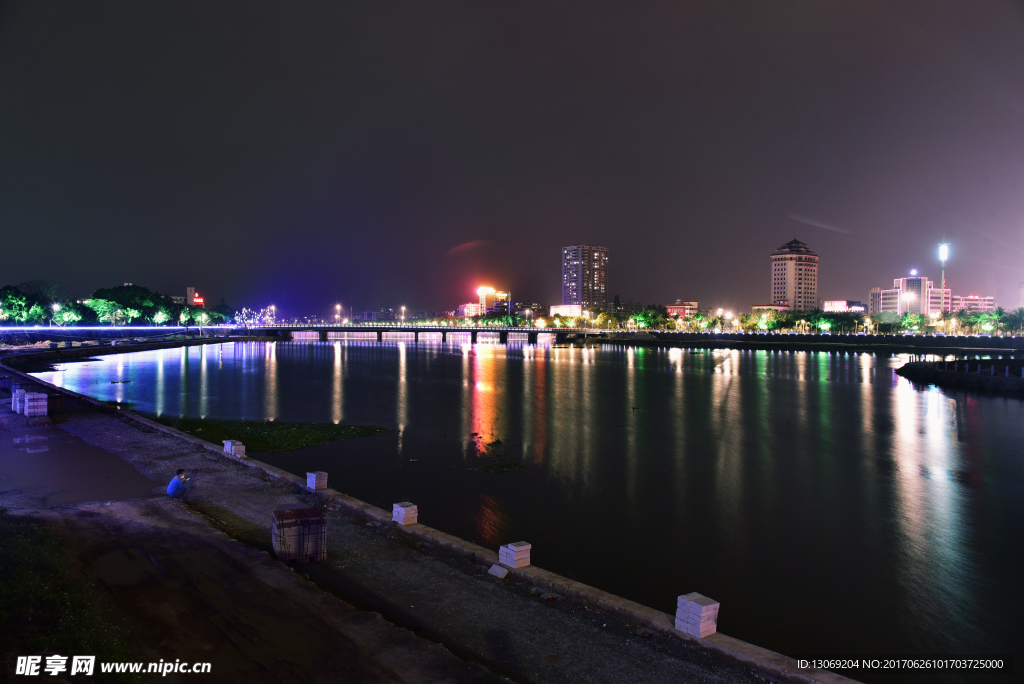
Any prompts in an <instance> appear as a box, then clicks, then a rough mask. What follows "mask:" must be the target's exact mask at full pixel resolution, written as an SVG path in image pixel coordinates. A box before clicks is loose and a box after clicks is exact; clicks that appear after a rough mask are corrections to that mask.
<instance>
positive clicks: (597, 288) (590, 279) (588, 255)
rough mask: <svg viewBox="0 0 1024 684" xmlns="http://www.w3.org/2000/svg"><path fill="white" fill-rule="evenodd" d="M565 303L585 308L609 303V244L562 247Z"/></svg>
mask: <svg viewBox="0 0 1024 684" xmlns="http://www.w3.org/2000/svg"><path fill="white" fill-rule="evenodd" d="M562 304H579V305H580V306H581V307H582V308H583V309H584V310H590V311H593V310H594V309H605V308H607V306H608V248H607V247H595V246H592V245H571V246H569V247H563V248H562Z"/></svg>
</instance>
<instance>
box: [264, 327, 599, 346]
mask: <svg viewBox="0 0 1024 684" xmlns="http://www.w3.org/2000/svg"><path fill="white" fill-rule="evenodd" d="M250 330H259V331H260V332H261V333H263V334H266V335H268V336H271V337H277V336H280V337H281V338H282V339H291V338H292V337H293V336H294V335H293V333H310V332H316V333H319V339H320V340H321V341H327V340H328V339H329V334H330V333H332V332H338V333H376V334H377V341H378V342H381V341H383V340H384V334H385V333H411V334H412V335H413V339H414V341H416V342H419V341H420V335H422V334H432V335H437V334H438V333H440V335H441V342H447V341H448V335H452V334H459V333H461V334H463V335H465V334H468V335H469V336H470V341H471V342H472V343H473V344H476V342H477V336H478V335H479V334H480V333H497V335H498V342H499V343H500V344H508V341H509V335H510V334H515V335H520V336H525V338H520V339H524V341H525V342H527V343H528V344H537V338H538V336H539V335H552V336H554V338H555V343H556V344H560V343H563V342H566V341H567V340H568V339H569V338H571V337H573V338H585V337H603V336H604V335H605V331H603V330H589V329H585V328H555V329H550V328H503V327H484V328H477V327H469V326H443V325H405V324H394V325H389V324H386V323H385V324H367V325H334V324H328V323H324V324H312V325H276V324H274V325H271V324H262V325H257V326H253V327H252V328H251V329H250Z"/></svg>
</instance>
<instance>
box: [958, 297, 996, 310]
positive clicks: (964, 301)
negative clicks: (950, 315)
mask: <svg viewBox="0 0 1024 684" xmlns="http://www.w3.org/2000/svg"><path fill="white" fill-rule="evenodd" d="M964 309H966V310H967V311H995V309H996V298H995V297H982V296H980V295H966V296H956V297H953V311H962V310H964Z"/></svg>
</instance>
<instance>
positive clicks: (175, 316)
mask: <svg viewBox="0 0 1024 684" xmlns="http://www.w3.org/2000/svg"><path fill="white" fill-rule="evenodd" d="M230 317H231V308H230V307H229V306H228V305H227V304H226V303H225V302H224V300H221V303H220V304H219V305H217V306H214V307H209V308H207V307H205V306H196V305H192V304H188V303H179V302H176V301H174V300H173V299H171V298H170V297H168V296H165V295H162V294H160V293H158V292H154V291H152V290H150V289H148V288H145V287H141V286H139V285H119V286H117V287H108V288H100V289H98V290H96V291H95V292H93V293H92V296H91V297H89V298H88V299H83V300H76V299H72V298H71V297H68V296H67V294H66V293H65V292H64V291H63V289H62V288H61V286H60V285H59V284H58V283H55V282H53V281H49V280H32V281H28V282H24V283H21V284H20V285H5V286H4V287H3V288H0V325H8V326H12V325H14V326H30V325H57V326H73V325H96V324H108V325H132V324H136V325H138V324H149V325H175V326H188V325H213V324H216V323H220V322H223V321H228V320H230Z"/></svg>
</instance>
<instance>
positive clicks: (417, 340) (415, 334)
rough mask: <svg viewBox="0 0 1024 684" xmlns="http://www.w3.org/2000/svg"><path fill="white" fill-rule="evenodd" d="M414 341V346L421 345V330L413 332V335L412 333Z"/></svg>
mask: <svg viewBox="0 0 1024 684" xmlns="http://www.w3.org/2000/svg"><path fill="white" fill-rule="evenodd" d="M412 341H413V344H419V343H420V331H419V330H414V331H413V333H412Z"/></svg>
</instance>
